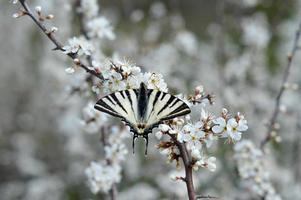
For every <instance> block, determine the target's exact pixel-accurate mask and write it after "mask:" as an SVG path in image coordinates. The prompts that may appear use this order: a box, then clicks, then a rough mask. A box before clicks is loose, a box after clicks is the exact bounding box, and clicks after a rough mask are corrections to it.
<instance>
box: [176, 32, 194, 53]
mask: <svg viewBox="0 0 301 200" xmlns="http://www.w3.org/2000/svg"><path fill="white" fill-rule="evenodd" d="M175 44H176V46H177V47H178V49H180V50H183V51H184V52H185V53H186V54H188V55H190V56H193V55H196V54H197V53H198V40H197V38H196V37H195V35H194V34H192V33H191V32H188V31H181V32H178V34H177V35H176V38H175Z"/></svg>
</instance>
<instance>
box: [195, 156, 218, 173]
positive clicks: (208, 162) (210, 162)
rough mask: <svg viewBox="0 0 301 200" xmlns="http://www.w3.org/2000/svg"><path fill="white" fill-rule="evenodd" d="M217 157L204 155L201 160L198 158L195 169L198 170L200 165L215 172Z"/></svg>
mask: <svg viewBox="0 0 301 200" xmlns="http://www.w3.org/2000/svg"><path fill="white" fill-rule="evenodd" d="M215 161H216V158H215V157H213V156H211V157H209V158H205V157H202V158H201V159H200V160H198V161H197V162H196V163H195V164H194V165H193V169H194V170H197V169H198V167H203V168H206V169H208V170H209V171H212V172H214V171H215V170H216V164H215Z"/></svg>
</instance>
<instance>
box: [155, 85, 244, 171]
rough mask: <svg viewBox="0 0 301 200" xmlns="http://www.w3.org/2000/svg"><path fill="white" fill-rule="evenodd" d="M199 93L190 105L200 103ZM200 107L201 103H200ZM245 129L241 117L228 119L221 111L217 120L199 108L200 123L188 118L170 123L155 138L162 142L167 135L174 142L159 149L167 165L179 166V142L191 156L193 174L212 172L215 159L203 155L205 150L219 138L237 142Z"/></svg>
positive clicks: (198, 89)
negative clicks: (200, 170)
mask: <svg viewBox="0 0 301 200" xmlns="http://www.w3.org/2000/svg"><path fill="white" fill-rule="evenodd" d="M200 91H203V90H202V89H201V88H200V87H197V88H196V91H195V95H194V96H191V97H190V98H189V99H190V101H191V102H194V103H195V102H197V101H196V99H202V98H201V97H202V95H201V92H200ZM202 94H203V93H202ZM203 96H206V95H204V94H203ZM200 103H202V102H201V101H200ZM191 105H192V104H191ZM247 129H248V126H247V121H246V120H245V119H244V116H243V115H241V114H240V113H238V114H237V115H236V116H235V117H233V118H230V117H229V114H228V111H227V110H226V109H223V111H222V114H221V116H220V117H213V115H211V114H209V113H208V112H206V111H205V110H204V109H203V108H202V111H201V117H200V120H199V121H196V122H191V120H190V117H186V119H185V120H184V119H179V118H176V119H173V120H170V121H169V122H167V123H166V124H162V125H160V126H159V132H157V133H156V136H157V137H158V138H161V136H162V135H164V134H167V135H169V136H170V137H171V138H173V139H174V140H173V141H172V142H170V141H162V142H160V143H159V145H158V148H159V149H160V150H161V152H162V153H163V154H166V155H167V157H168V160H169V161H170V162H172V161H176V163H177V165H178V166H179V157H180V153H179V149H178V148H177V143H178V142H179V143H182V144H185V147H186V149H187V151H188V152H189V155H191V162H192V167H193V169H194V170H198V169H199V168H200V167H202V168H207V169H209V170H210V171H214V170H215V169H216V164H215V161H216V158H215V157H210V156H208V155H206V153H205V152H206V151H204V149H205V148H210V147H211V146H212V144H213V142H214V141H215V140H217V139H218V138H224V137H226V138H227V139H228V141H229V142H235V141H239V140H240V139H241V134H242V132H244V131H246V130H247Z"/></svg>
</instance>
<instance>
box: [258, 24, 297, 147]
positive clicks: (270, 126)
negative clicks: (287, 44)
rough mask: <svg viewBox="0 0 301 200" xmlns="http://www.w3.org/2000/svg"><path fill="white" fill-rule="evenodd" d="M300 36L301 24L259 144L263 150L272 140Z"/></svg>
mask: <svg viewBox="0 0 301 200" xmlns="http://www.w3.org/2000/svg"><path fill="white" fill-rule="evenodd" d="M300 34H301V22H300V23H299V26H298V29H297V31H296V35H295V38H294V43H293V48H292V50H291V52H290V53H289V54H288V56H287V64H286V67H285V70H284V74H283V78H282V83H281V87H280V90H279V92H278V94H277V97H276V102H275V106H274V110H273V113H272V117H271V119H270V122H269V124H268V131H267V134H266V137H265V138H264V139H263V140H262V142H261V144H260V147H261V149H263V148H264V146H265V145H266V144H267V143H268V142H269V141H270V140H271V139H272V138H273V135H272V132H273V131H275V124H276V121H277V117H278V114H279V110H280V102H281V98H282V96H283V93H284V90H285V85H286V83H287V80H288V77H289V74H290V69H291V66H292V61H293V58H294V56H295V54H296V52H297V50H298V49H299V44H298V42H299V39H300Z"/></svg>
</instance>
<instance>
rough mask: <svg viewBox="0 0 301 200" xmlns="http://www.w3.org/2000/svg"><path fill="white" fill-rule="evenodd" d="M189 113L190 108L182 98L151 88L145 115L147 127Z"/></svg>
mask: <svg viewBox="0 0 301 200" xmlns="http://www.w3.org/2000/svg"><path fill="white" fill-rule="evenodd" d="M188 113H190V108H189V107H188V106H187V104H186V103H185V102H183V101H182V100H181V99H179V98H177V97H175V96H173V95H171V94H168V93H165V92H161V91H158V90H149V97H148V103H147V112H146V116H145V119H146V124H147V127H148V126H152V125H154V124H156V125H157V124H158V123H161V122H162V121H164V120H168V119H172V118H175V117H178V116H182V115H186V114H188Z"/></svg>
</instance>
